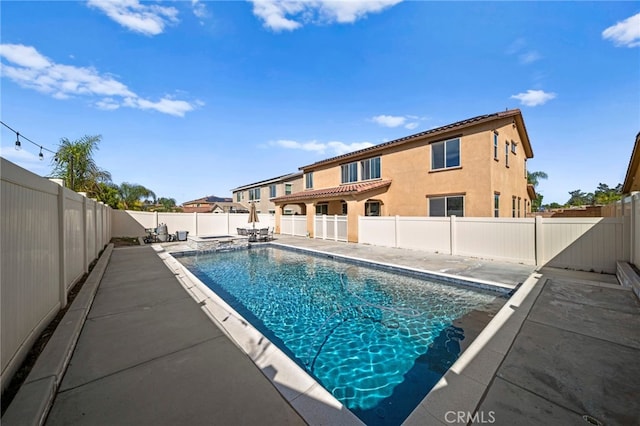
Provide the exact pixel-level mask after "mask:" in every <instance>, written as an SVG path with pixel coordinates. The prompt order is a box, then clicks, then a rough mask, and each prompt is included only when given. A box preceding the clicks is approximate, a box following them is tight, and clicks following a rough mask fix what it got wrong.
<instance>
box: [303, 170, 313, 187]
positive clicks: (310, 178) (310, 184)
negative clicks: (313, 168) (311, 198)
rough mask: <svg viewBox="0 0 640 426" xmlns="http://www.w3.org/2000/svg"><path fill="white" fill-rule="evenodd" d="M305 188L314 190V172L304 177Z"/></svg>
mask: <svg viewBox="0 0 640 426" xmlns="http://www.w3.org/2000/svg"><path fill="white" fill-rule="evenodd" d="M304 187H305V188H306V189H311V188H313V172H309V173H307V174H306V175H305V176H304Z"/></svg>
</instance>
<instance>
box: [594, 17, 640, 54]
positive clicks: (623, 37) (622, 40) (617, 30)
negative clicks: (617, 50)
mask: <svg viewBox="0 0 640 426" xmlns="http://www.w3.org/2000/svg"><path fill="white" fill-rule="evenodd" d="M602 37H603V38H604V39H607V40H611V41H613V44H615V45H616V46H627V47H638V46H640V13H638V14H635V15H633V16H631V17H629V18H627V19H625V20H624V21H622V22H618V23H617V24H615V25H613V26H611V27H609V28H607V29H606V30H604V31H603V32H602Z"/></svg>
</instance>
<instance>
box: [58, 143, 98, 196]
mask: <svg viewBox="0 0 640 426" xmlns="http://www.w3.org/2000/svg"><path fill="white" fill-rule="evenodd" d="M101 140H102V136H100V135H95V136H87V135H85V136H83V137H81V138H80V139H77V140H75V141H70V140H69V139H67V138H62V139H60V145H59V146H58V150H57V151H56V153H55V155H54V162H53V171H52V175H53V177H56V178H60V179H64V181H65V185H66V186H67V187H68V188H69V189H71V190H73V191H76V192H86V193H87V195H88V196H90V197H95V196H96V194H97V192H98V184H99V183H109V182H111V174H110V173H109V172H107V171H106V170H102V169H100V168H99V167H98V166H97V165H96V162H95V160H94V159H93V154H94V152H95V151H96V150H97V149H98V144H99V143H100V141H101Z"/></svg>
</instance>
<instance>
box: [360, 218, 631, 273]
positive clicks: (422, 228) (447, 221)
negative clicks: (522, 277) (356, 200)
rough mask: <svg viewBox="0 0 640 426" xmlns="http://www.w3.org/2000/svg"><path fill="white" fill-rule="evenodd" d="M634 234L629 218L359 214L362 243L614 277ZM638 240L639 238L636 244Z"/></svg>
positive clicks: (628, 252) (627, 257)
mask: <svg viewBox="0 0 640 426" xmlns="http://www.w3.org/2000/svg"><path fill="white" fill-rule="evenodd" d="M636 216H637V212H636ZM630 233H631V227H630V219H629V217H627V216H625V217H617V218H562V219H560V218H558V219H554V218H541V217H537V218H535V219H534V218H520V219H512V218H467V217H464V218H463V217H455V216H452V217H448V218H433V217H400V216H395V217H371V216H366V217H365V216H361V217H360V218H359V225H358V241H359V242H360V243H363V244H372V245H379V246H386V247H399V248H407V249H414V250H425V251H430V252H436V253H445V254H451V255H462V256H473V257H480V258H485V259H495V260H504V261H509V262H518V263H524V264H530V265H540V266H542V265H549V266H554V267H558V268H569V269H577V270H585V271H591V270H593V271H596V272H607V273H615V271H616V261H619V260H626V261H628V259H629V254H630V240H631V238H630V237H629V235H630ZM635 233H636V234H637V232H635ZM637 239H638V238H637V235H636V237H635V239H634V241H635V244H636V245H637V244H638V243H637Z"/></svg>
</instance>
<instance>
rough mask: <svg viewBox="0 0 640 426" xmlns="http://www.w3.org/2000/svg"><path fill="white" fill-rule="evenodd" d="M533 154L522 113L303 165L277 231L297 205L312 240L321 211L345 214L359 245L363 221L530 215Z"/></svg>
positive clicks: (283, 199)
mask: <svg viewBox="0 0 640 426" xmlns="http://www.w3.org/2000/svg"><path fill="white" fill-rule="evenodd" d="M532 157H533V151H532V149H531V143H530V141H529V136H528V135H527V130H526V128H525V124H524V119H523V118H522V114H521V112H520V110H519V109H514V110H507V111H504V112H499V113H495V114H487V115H481V116H478V117H474V118H470V119H467V120H463V121H459V122H456V123H452V124H449V125H446V126H442V127H438V128H435V129H431V130H427V131H425V132H421V133H417V134H415V135H411V136H407V137H403V138H400V139H396V140H393V141H390V142H385V143H382V144H379V145H375V146H372V147H369V148H365V149H362V150H359V151H355V152H352V153H349V154H345V155H340V156H337V157H333V158H329V159H326V160H322V161H318V162H316V163H313V164H310V165H308V166H303V167H300V170H302V171H303V174H304V183H305V187H304V190H302V191H298V192H294V193H293V194H290V195H283V196H278V197H277V198H275V199H273V200H272V201H273V202H274V203H275V205H276V206H277V207H278V208H277V209H276V228H277V229H278V231H279V225H280V215H281V214H283V212H284V211H285V210H286V209H291V208H292V207H293V206H298V208H300V209H301V213H302V214H306V215H307V230H308V232H309V234H310V235H312V234H313V219H314V216H315V215H316V214H327V215H346V216H347V226H348V231H347V232H348V236H347V239H348V241H353V242H356V241H357V239H358V216H395V215H399V216H451V215H456V216H476V217H494V216H495V217H525V216H526V213H527V212H528V211H530V209H531V199H532V198H533V197H535V192H534V191H533V187H532V186H531V185H528V184H527V168H526V161H527V159H529V158H532Z"/></svg>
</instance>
